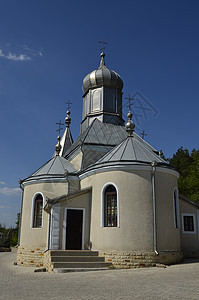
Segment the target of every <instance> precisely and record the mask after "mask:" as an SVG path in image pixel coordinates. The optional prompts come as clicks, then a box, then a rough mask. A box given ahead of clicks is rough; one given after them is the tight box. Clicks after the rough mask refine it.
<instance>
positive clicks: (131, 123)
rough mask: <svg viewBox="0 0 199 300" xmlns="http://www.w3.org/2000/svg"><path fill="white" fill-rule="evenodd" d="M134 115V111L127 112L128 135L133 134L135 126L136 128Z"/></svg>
mask: <svg viewBox="0 0 199 300" xmlns="http://www.w3.org/2000/svg"><path fill="white" fill-rule="evenodd" d="M132 116H133V115H132V113H131V112H130V111H129V112H128V114H127V117H128V121H127V123H126V125H125V127H126V131H127V133H128V136H132V135H133V131H134V128H135V124H134V123H133V121H132V120H131V119H132Z"/></svg>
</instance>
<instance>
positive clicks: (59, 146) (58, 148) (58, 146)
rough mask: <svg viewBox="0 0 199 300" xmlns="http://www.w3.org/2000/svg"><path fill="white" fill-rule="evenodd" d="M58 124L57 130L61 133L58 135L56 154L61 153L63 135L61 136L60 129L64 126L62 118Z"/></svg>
mask: <svg viewBox="0 0 199 300" xmlns="http://www.w3.org/2000/svg"><path fill="white" fill-rule="evenodd" d="M56 124H57V125H59V129H57V130H56V131H58V132H59V135H58V137H57V140H58V143H57V145H56V146H55V154H56V155H59V153H60V151H61V145H60V140H61V136H60V131H61V130H62V129H63V128H61V125H64V124H62V123H61V120H60V121H59V123H56Z"/></svg>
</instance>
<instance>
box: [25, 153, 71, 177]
mask: <svg viewBox="0 0 199 300" xmlns="http://www.w3.org/2000/svg"><path fill="white" fill-rule="evenodd" d="M76 172H77V170H76V169H75V167H74V166H73V165H72V164H71V163H70V162H69V161H68V160H67V159H65V158H63V157H61V156H59V155H56V156H54V157H53V158H51V159H50V160H49V161H48V162H47V163H46V164H44V165H43V166H41V167H40V168H39V169H38V170H37V171H35V172H34V173H33V174H31V175H30V176H29V177H28V178H26V179H25V180H23V182H28V181H31V180H39V179H47V178H52V179H53V178H63V177H66V174H74V173H76Z"/></svg>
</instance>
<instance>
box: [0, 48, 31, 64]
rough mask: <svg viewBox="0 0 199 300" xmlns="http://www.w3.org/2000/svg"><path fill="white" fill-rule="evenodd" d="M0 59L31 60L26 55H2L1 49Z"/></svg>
mask: <svg viewBox="0 0 199 300" xmlns="http://www.w3.org/2000/svg"><path fill="white" fill-rule="evenodd" d="M0 57H2V58H5V59H9V60H14V61H24V60H31V57H30V56H28V55H26V54H20V55H16V54H12V53H11V52H9V53H8V54H4V53H3V51H2V50H1V49H0Z"/></svg>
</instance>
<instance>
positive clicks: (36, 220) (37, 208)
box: [32, 194, 43, 228]
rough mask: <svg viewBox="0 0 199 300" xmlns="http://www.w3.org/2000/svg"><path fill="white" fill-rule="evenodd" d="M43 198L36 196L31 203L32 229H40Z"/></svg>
mask: <svg viewBox="0 0 199 300" xmlns="http://www.w3.org/2000/svg"><path fill="white" fill-rule="evenodd" d="M42 216H43V197H42V195H41V194H37V195H36V197H35V198H34V201H33V226H32V227H33V228H40V227H42Z"/></svg>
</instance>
